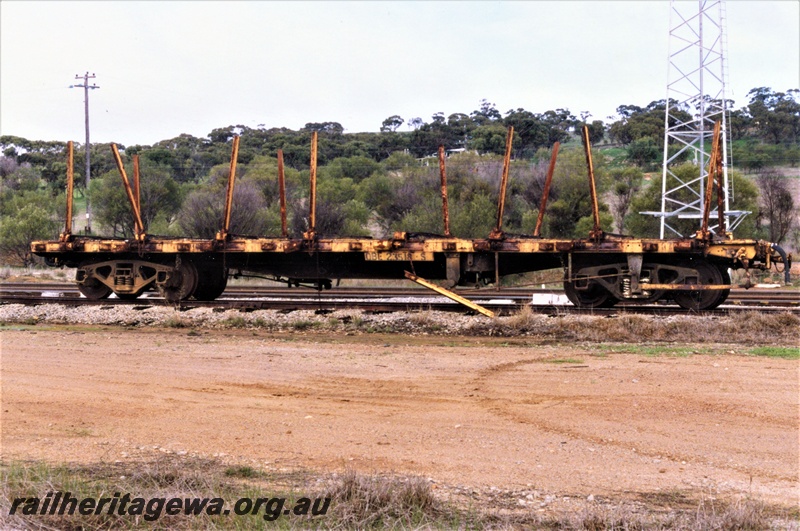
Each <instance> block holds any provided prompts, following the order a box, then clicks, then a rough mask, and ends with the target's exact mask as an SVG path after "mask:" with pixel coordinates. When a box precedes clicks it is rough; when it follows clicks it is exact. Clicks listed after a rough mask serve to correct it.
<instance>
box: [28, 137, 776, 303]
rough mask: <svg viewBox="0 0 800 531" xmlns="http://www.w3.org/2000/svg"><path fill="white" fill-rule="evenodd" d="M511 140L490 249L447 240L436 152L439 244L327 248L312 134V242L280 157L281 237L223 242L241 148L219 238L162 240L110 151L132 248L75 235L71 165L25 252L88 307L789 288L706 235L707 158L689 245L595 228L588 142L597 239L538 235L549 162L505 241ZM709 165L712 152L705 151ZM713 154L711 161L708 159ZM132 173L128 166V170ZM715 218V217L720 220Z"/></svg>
mask: <svg viewBox="0 0 800 531" xmlns="http://www.w3.org/2000/svg"><path fill="white" fill-rule="evenodd" d="M512 135H513V129H509V135H508V140H507V145H506V156H505V161H504V162H505V163H504V167H503V174H502V177H501V183H500V198H499V200H498V211H497V223H496V226H495V228H494V229H493V230H492V231H491V232H490V234H488V235H487V237H486V238H479V239H464V238H458V237H455V236H453V235H451V234H450V230H449V214H448V209H447V180H446V171H445V159H444V150H443V149H442V148H440V150H439V165H440V173H441V185H442V191H441V193H442V214H443V233H442V234H422V233H412V232H397V233H395V234H394V235H393V236H392V237H391V238H382V239H375V238H325V237H323V236H321V235H318V234H317V233H316V231H315V203H316V192H315V191H316V134H314V135H312V140H311V144H312V145H311V172H310V175H311V178H310V180H311V182H310V188H311V191H310V196H309V209H310V212H309V230H308V231H307V232H305V233H303V235H302V237H301V238H292V237H289V236H288V233H287V230H286V204H285V193H284V185H283V165H282V164H281V163H282V157H281V153H280V152H279V154H278V160H279V166H278V172H279V175H278V182H279V188H280V190H279V191H280V198H281V213H282V235H281V236H280V237H274V238H265V237H255V236H252V237H251V236H240V235H234V234H230V233H229V230H228V229H229V225H230V212H231V208H232V198H233V188H234V186H235V173H236V171H235V170H236V160H237V154H238V140H239V139H238V137H235V138H234V139H233V151H232V155H231V168H230V174H229V179H228V187H227V196H226V203H225V213H224V216H223V220H221V227H220V230H219V232H218V233H217V235H216V237H215V238H211V239H193V238H167V237H158V236H153V235H149V234H147V233H146V232H145V228H144V227H143V225H142V221H141V217H140V214H139V212H140V208H139V200H138V174H136V172H135V175H134V180H133V183H131V182H130V181H129V180H128V177H127V174H126V172H125V168H124V166H123V164H122V160H121V158H120V155H119V152H118V151H117V149H116V146H114V145H112V150H113V153H114V156H115V160H116V162H117V167H118V169H119V172H120V176H121V178H122V183H123V186H124V187H125V190H126V193H127V196H128V199H129V202H130V205H131V210H132V212H133V216H134V219H135V223H134V225H135V236H134V237H133V238H130V239H121V238H120V239H117V238H98V237H90V236H79V235H75V234H72V232H71V219H72V204H71V196H72V193H71V192H72V190H71V187H72V175H71V173H72V160H71V143H70V149H69V152H70V155H69V157H70V160H69V161H68V165H67V166H68V176H67V177H68V178H67V187H68V193H67V197H68V204H67V216H66V225H65V230H64V232H63V233H62V234H61V236H60V237H59V239H58V240H53V241H34V242H31V251H32V252H33V253H35V254H36V255H39V256H42V257H44V259H45V261H46V263H47V264H48V265H51V266H56V267H60V266H67V267H74V268H77V273H76V279H75V280H76V282H77V284H78V288H79V289H80V291H81V293H82V294H83V295H85V296H86V297H88V298H92V299H101V298H105V297H108V296H109V295H110V294H111V293H115V294H116V296H117V297H119V298H122V299H134V298H136V297H138V296H139V295H141V294H142V293H143V292H144V291H146V290H152V289H156V290H158V291H160V292H161V293H162V294H163V296H164V297H165V299H166V300H167V301H170V302H177V301H181V300H187V299H192V298H194V299H197V300H213V299H215V298H217V297H219V296H220V295H221V294H222V292H223V291H224V289H225V287H226V284H227V280H228V276H229V274H231V273H232V272H233V273H246V272H250V273H256V274H259V275H265V276H268V277H270V278H274V279H276V280H283V281H285V282H287V283H288V284H289V285H301V284H310V285H313V286H315V287H317V288H318V289H324V288H330V287H331V286H332V283H333V281H335V280H337V279H354V278H370V279H402V278H411V279H430V280H440V281H444V282H443V284H444V285H445V286H446V287H447V288H452V287H454V286H457V285H458V286H465V285H485V284H488V283H493V282H499V280H500V278H501V277H504V276H506V275H514V274H520V273H526V272H532V271H541V270H546V269H561V270H563V284H564V290H565V293H566V295H567V297H568V298H569V300H570V301H571V302H572V303H573V304H575V305H576V306H579V307H588V308H597V307H610V306H613V305H614V304H616V303H617V302H619V301H632V302H642V303H649V302H654V301H657V300H668V301H674V303H676V304H678V305H680V306H681V307H683V308H687V309H692V310H712V309H714V308H716V307H717V306H719V305H720V304H722V303H723V302H724V301H725V299H726V298H727V296H728V294H729V293H730V290H731V289H742V288H748V287H750V285H751V283H750V276H749V274H747V275H745V281H744V283H743V284H739V285H733V284H732V283H731V276H730V271H732V270H736V269H743V270H745V271H747V272H749V271H750V270H753V269H768V268H770V267H771V266H772V265H773V264H783V267H784V268H785V271H786V272H785V275H786V277H785V278H786V281H787V282H788V280H789V267H790V265H791V264H790V262H791V258H790V257H789V256H787V255H786V253H785V252H784V251H783V250H782V249H781V248H780V247H779V246H777V245H775V244H772V243H769V242H764V241H756V240H750V239H734V238H733V236H732V234H730V233H726V232H725V225H724V218H723V216H722V214H721V213H720V214H719V224H718V226H717V231H716V233H714V232H712V231H711V230H709V228H708V223H709V216H710V212H711V196H712V191H713V186H714V184H715V181H716V183H717V190H718V194H719V193H721V190H722V187H721V183H720V182H719V181H720V180H721V177H719V178H717V179H715V178H714V176H715V175H720V173H721V172H720V171H719V170H720V167H721V157H714V156H712V160H711V163H710V168H709V178H708V188H707V193H706V197H705V212H704V216H703V220H702V226H701V228H700V230H698V231H697V233H696V234H695V235H693V236H692V237H687V238H679V239H668V240H660V239H647V238H634V237H628V236H621V235H613V234H608V233H606V232H604V231H603V230H602V229H601V227H600V221H599V209H598V203H597V196H596V192H595V183H594V172H593V169H592V160H591V148H590V145H589V141H588V132H587V131H586V130H584V134H583V136H584V147H585V152H586V160H587V170H588V184H589V187H590V192H591V197H592V203H593V216H594V227H593V229H592V230H591V231H590V233H589V234H588V235H587V237H586V238H580V239H553V238H543V237H540V235H539V229H540V227H541V221H542V216H543V215H544V213H545V210H546V204H547V196H548V190H549V186H550V181H551V179H552V175H553V169H554V166H555V160H556V154H557V152H558V144H556V145H554V147H553V155H552V159H551V162H550V168H549V171H548V175H547V181H546V184H545V192H544V195H543V197H542V203H541V206H540V209H539V219H538V220H537V226H536V229H535V230H534V232H533V234H530V235H512V234H506V233H505V232H503V230H502V221H503V209H504V203H505V194H506V186H507V181H508V168H509V161H510V153H511V138H512ZM713 153H716V151H713ZM713 153H712V155H713ZM137 167H138V166H137V165H136V164H135V165H134V168H137ZM720 210H721V209H720Z"/></svg>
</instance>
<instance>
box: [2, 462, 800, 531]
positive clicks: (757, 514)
mask: <svg viewBox="0 0 800 531" xmlns="http://www.w3.org/2000/svg"><path fill="white" fill-rule="evenodd" d="M59 491H60V492H62V493H64V492H70V493H71V494H72V495H73V496H75V497H76V498H79V499H85V498H89V497H91V498H95V499H99V498H111V497H112V496H114V493H120V495H118V496H121V495H124V494H126V493H129V494H130V495H131V497H132V498H142V499H144V500H153V499H157V498H163V499H165V500H170V499H173V498H182V499H185V498H209V499H212V498H221V499H222V500H224V507H225V508H228V509H232V508H233V506H234V504H235V503H236V501H237V500H240V499H242V498H250V499H251V500H255V499H257V498H267V499H272V498H284V499H285V500H286V502H285V504H284V505H283V508H290V507H293V506H294V504H295V503H296V502H297V501H298V500H299V499H300V498H303V497H306V498H310V499H312V500H320V501H324V500H325V499H329V504H328V506H327V510H326V511H325V514H324V515H318V516H311V515H310V514H308V515H306V516H295V515H294V514H287V513H285V512H283V511H280V512H277V511H276V512H275V513H273V514H274V516H276V519H275V520H274V521H272V522H271V523H270V524H269V528H270V529H272V528H277V529H320V528H324V529H487V528H491V529H543V530H556V529H558V530H565V529H574V530H579V529H582V530H645V529H647V530H649V529H668V530H676V531H677V530H684V529H692V530H700V531H703V530H709V531H711V530H734V529H736V530H739V529H743V530H761V529H785V528H787V527H788V528H796V526H795V527H792V526H793V523H794V522H795V521H796V514H794V511H793V510H792V509H789V510H787V509H782V508H775V507H771V506H768V505H767V504H765V503H764V502H761V501H759V500H756V499H752V498H744V499H739V500H733V501H720V500H710V499H705V498H704V499H702V500H700V501H698V500H697V499H693V498H692V497H691V496H689V495H688V493H684V492H681V491H668V492H665V493H657V494H654V495H652V496H648V495H643V496H642V498H641V500H640V501H638V502H636V503H631V502H629V501H622V502H615V501H614V500H608V499H603V500H602V501H601V502H591V503H586V504H584V505H583V506H582V507H577V508H575V509H573V510H571V511H569V512H565V513H557V514H555V515H553V514H551V515H549V516H545V515H538V514H536V513H532V512H530V510H529V509H525V510H518V511H515V510H513V509H512V510H509V509H510V507H509V506H508V504H507V500H497V501H496V502H489V503H486V504H479V505H477V506H476V505H475V504H474V503H473V501H474V500H473V498H471V497H469V498H463V497H462V498H460V499H461V502H458V501H456V498H452V497H450V496H448V501H445V500H444V499H443V497H442V496H439V495H438V491H436V490H434V488H433V486H432V485H431V483H430V482H429V481H427V480H425V479H424V478H420V477H417V476H394V475H381V474H371V475H369V474H362V473H359V472H356V471H353V470H346V471H345V472H344V473H342V474H332V475H324V476H317V475H314V474H313V473H308V472H283V473H279V472H265V471H262V470H259V469H257V468H255V467H252V466H249V465H233V466H231V465H225V464H223V463H221V462H218V461H215V460H205V459H197V458H189V459H185V458H184V459H179V458H177V457H175V456H164V457H162V458H160V459H158V460H156V461H150V462H129V463H101V464H96V465H51V464H47V463H44V462H39V461H34V462H30V461H4V462H3V463H2V464H0V529H70V530H78V529H82V530H99V529H123V530H134V529H165V530H166V529H177V530H187V529H203V530H211V529H214V530H216V529H240V530H249V529H264V528H265V525H266V522H265V518H264V516H265V514H266V511H265V509H266V507H263V506H262V508H261V510H259V511H258V512H257V514H247V515H241V516H239V515H235V514H234V511H231V512H230V514H229V515H227V516H225V515H208V514H206V513H204V512H201V513H200V514H197V515H186V514H180V515H174V514H173V515H170V514H167V513H166V511H165V510H162V511H161V513H160V514H159V517H158V518H156V519H153V518H150V519H149V520H148V519H145V518H144V517H143V516H144V514H150V515H152V514H153V513H154V511H153V510H150V512H149V513H143V514H142V516H138V517H137V516H134V515H129V514H124V515H119V514H118V512H117V511H107V510H102V511H100V512H99V514H90V515H82V514H80V512H79V511H75V513H74V514H72V515H68V514H65V515H62V516H58V515H52V516H50V515H41V514H27V515H26V514H24V512H23V511H22V510H21V508H20V507H19V504H18V508H17V510H16V511H15V514H9V513H10V509H11V506H12V504H13V502H14V500H15V499H17V498H31V497H36V498H39V499H40V500H44V499H45V497H46V496H47V494H48V493H55V492H59ZM457 503H461V505H457ZM320 505H321V504H320ZM462 505H463V506H466V508H463V507H462ZM162 509H163V507H162ZM28 512H30V511H28Z"/></svg>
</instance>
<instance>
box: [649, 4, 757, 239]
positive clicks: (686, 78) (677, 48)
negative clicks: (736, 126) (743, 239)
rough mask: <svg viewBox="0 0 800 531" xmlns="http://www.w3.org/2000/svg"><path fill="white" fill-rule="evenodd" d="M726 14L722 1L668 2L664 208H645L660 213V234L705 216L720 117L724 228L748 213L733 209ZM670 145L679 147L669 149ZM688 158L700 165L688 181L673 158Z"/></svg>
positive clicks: (674, 231) (714, 216) (673, 232)
mask: <svg viewBox="0 0 800 531" xmlns="http://www.w3.org/2000/svg"><path fill="white" fill-rule="evenodd" d="M725 18H726V16H725V2H724V1H722V0H698V1H696V2H694V1H692V2H690V1H676V0H671V1H670V31H669V74H668V80H667V100H666V102H667V109H666V116H665V130H664V167H663V170H662V180H661V211H660V212H642V213H643V214H650V215H654V216H657V217H659V218H660V221H661V231H660V237H661V238H662V239H663V238H664V237H665V236H668V237H674V236H675V235H677V236H681V237H683V236H690V235H691V234H681V233H680V232H679V230H678V229H677V228H676V227H675V226H674V225H676V223H675V221H676V220H678V219H697V220H700V219H702V217H703V196H704V193H705V192H704V191H705V183H706V178H707V175H708V161H709V158H710V155H711V147H712V136H713V132H714V122H716V121H720V122H722V138H721V142H722V153H723V165H722V168H723V189H724V205H725V206H724V208H725V212H724V214H725V225H726V227H725V229H726V230H727V231H732V230H733V229H734V228H736V226H737V225H738V224H739V223H740V222H741V220H742V218H743V217H744V216H745V215H746V214H749V212H745V211H732V210H730V200H731V194H730V193H729V192H731V191H732V190H731V189H730V187H729V182H728V160H729V157H728V134H727V131H728V120H727V118H726V112H728V108H727V107H728V102H727V99H726V97H725V85H726V83H727V68H726V66H727V65H726V63H725V61H726V59H725V57H726V48H727V42H726V34H725ZM670 146H672V147H673V149H676V148H677V149H676V150H675V151H673V152H670V149H669V148H670ZM687 159H688V160H690V161H692V162H694V164H696V165H697V166H698V167H699V168H700V173H699V177H697V178H692V179H689V180H685V179H681V178H679V177H678V176H677V175H675V173H673V171H672V170H673V166H674V165H673V163H674V162H675V161H681V160H687ZM710 218H711V219H717V218H718V214H717V213H716V212H713V213H712V215H711V216H710ZM709 229H710V230H711V231H712V232H716V231H717V230H719V227H718V226H717V225H713V226H711V227H709Z"/></svg>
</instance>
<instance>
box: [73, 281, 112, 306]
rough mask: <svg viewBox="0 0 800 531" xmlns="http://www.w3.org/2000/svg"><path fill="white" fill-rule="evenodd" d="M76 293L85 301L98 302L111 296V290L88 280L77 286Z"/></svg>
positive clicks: (97, 282) (98, 282)
mask: <svg viewBox="0 0 800 531" xmlns="http://www.w3.org/2000/svg"><path fill="white" fill-rule="evenodd" d="M78 291H80V292H81V294H82V295H83V296H84V297H86V298H87V299H92V300H95V301H96V300H100V299H107V298H108V296H109V295H111V288H109V287H108V286H106V285H105V284H103V283H102V282H100V281H99V280H97V279H96V278H90V279H87V280H85V281H84V282H83V283H82V284H78Z"/></svg>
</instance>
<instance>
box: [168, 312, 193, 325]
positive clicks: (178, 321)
mask: <svg viewBox="0 0 800 531" xmlns="http://www.w3.org/2000/svg"><path fill="white" fill-rule="evenodd" d="M162 324H163V326H165V327H167V328H191V327H192V325H193V323H192V321H191V320H189V319H186V318H185V317H181V316H180V315H177V314H175V315H172V316H170V317H169V319H166V320H165V321H164V322H163V323H162Z"/></svg>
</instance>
